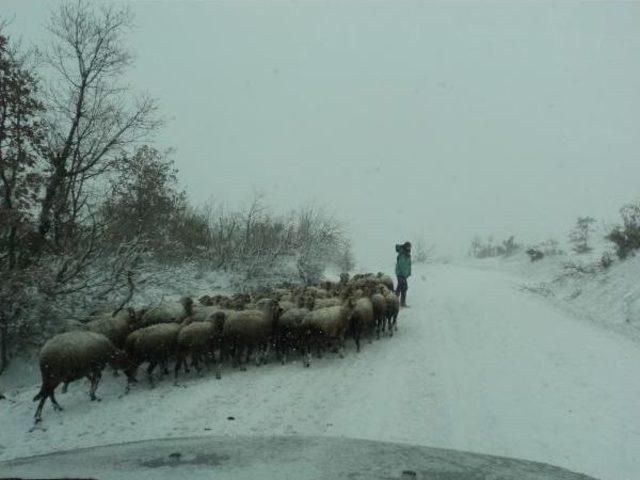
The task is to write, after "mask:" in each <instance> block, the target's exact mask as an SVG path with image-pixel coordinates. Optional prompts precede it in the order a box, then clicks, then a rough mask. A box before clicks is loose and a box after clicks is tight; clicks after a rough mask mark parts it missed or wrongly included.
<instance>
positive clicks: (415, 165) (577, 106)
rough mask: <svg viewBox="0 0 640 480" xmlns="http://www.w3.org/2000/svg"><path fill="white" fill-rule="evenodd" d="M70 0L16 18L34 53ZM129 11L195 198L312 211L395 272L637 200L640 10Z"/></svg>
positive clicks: (628, 6)
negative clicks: (425, 252)
mask: <svg viewBox="0 0 640 480" xmlns="http://www.w3.org/2000/svg"><path fill="white" fill-rule="evenodd" d="M55 3H56V2H43V1H39V2H36V1H28V0H0V15H1V16H3V17H4V18H7V17H8V18H10V19H12V24H11V27H10V32H11V33H13V34H14V35H16V36H20V37H22V39H23V43H26V44H29V43H31V42H34V41H37V40H41V39H43V38H46V33H45V32H44V29H43V28H42V24H43V22H44V20H45V18H46V16H47V10H48V8H50V7H52V6H54V4H55ZM129 4H130V5H131V6H132V8H133V11H134V13H135V17H136V24H137V29H136V31H135V32H134V33H133V34H132V35H131V37H130V39H131V44H132V47H133V49H134V51H135V52H136V55H137V59H136V63H135V65H134V68H133V70H132V71H131V72H130V75H129V78H130V80H131V83H132V84H133V85H134V86H135V87H136V88H138V89H142V90H145V91H147V92H149V93H150V94H151V95H153V96H155V97H157V98H158V99H159V101H160V105H161V108H162V113H163V114H164V115H165V116H167V117H168V118H169V120H170V121H169V123H168V124H167V126H166V127H165V128H164V129H163V130H162V131H161V132H160V133H159V134H158V136H157V141H158V143H159V144H160V145H163V146H172V147H175V149H176V154H175V160H176V164H177V166H178V168H179V170H180V180H181V182H182V184H183V185H184V186H185V188H187V190H188V193H189V195H190V197H191V199H192V200H193V201H194V202H195V203H199V202H203V201H205V200H207V199H209V198H213V199H216V200H218V201H225V202H228V203H229V204H231V205H237V204H241V203H243V202H247V201H248V198H249V197H250V196H251V194H252V192H253V191H255V190H259V191H263V192H264V193H265V194H266V195H267V200H268V202H269V203H270V204H271V205H272V206H273V207H274V208H275V209H286V208H290V207H295V206H298V205H301V204H308V203H310V202H313V203H315V204H318V205H322V206H325V207H326V208H327V209H328V210H329V211H333V212H335V213H336V214H337V215H338V216H339V217H340V218H342V219H343V220H345V222H346V224H347V226H348V228H349V229H350V231H351V235H352V238H353V240H354V246H355V248H356V253H357V256H358V259H359V261H360V263H362V264H367V263H370V262H372V263H375V264H379V263H380V262H381V259H382V260H383V261H384V259H386V258H387V257H388V262H389V264H392V263H393V261H394V258H395V255H394V251H393V244H394V243H397V242H400V241H404V240H406V239H410V240H415V239H416V238H417V237H418V236H420V235H423V236H424V238H425V240H426V241H427V243H435V244H437V248H438V250H439V252H451V253H460V252H464V251H465V250H466V248H467V245H468V244H469V241H470V239H471V237H472V236H473V235H475V234H480V235H483V236H484V235H489V234H493V235H495V236H497V237H502V236H507V235H510V234H515V235H516V236H517V238H518V239H520V240H521V241H523V242H526V243H530V242H535V241H539V240H544V239H545V238H547V237H549V236H554V237H556V238H558V239H559V240H562V241H564V240H565V239H566V234H567V232H568V230H569V228H570V226H571V224H572V223H573V221H574V220H575V217H576V216H578V215H593V216H595V217H597V218H598V219H599V220H601V221H607V222H611V221H615V220H616V219H617V216H618V213H617V212H618V209H619V207H620V206H622V204H624V203H626V202H628V201H631V200H633V199H635V198H638V194H639V191H640V161H639V160H640V159H639V158H638V151H639V147H640V135H638V133H639V132H638V125H640V114H639V112H640V88H639V86H640V55H638V52H640V28H639V26H640V24H639V22H640V4H638V3H606V4H605V3H598V4H594V3H566V2H565V3H561V4H556V3H553V4H552V3H538V2H535V3H533V2H532V3H528V4H519V3H510V4H509V3H478V2H474V3H471V4H465V3H459V2H455V3H419V2H413V3H409V2H390V1H389V2H369V3H347V2H337V1H334V2H281V1H280V2H189V1H181V2H159V1H153V2H151V1H136V2H129ZM634 125H635V126H634Z"/></svg>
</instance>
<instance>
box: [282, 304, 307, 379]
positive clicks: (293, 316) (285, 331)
mask: <svg viewBox="0 0 640 480" xmlns="http://www.w3.org/2000/svg"><path fill="white" fill-rule="evenodd" d="M307 313H309V309H308V308H304V307H301V308H290V309H288V310H285V311H283V312H282V314H281V315H280V318H279V319H278V325H277V333H276V353H277V355H278V358H279V359H280V361H281V362H282V364H283V365H284V364H285V363H286V362H287V354H288V353H289V351H290V350H292V349H295V350H298V351H299V352H300V353H302V354H303V362H304V366H305V367H308V366H309V363H308V361H307V360H306V356H305V355H304V348H305V345H306V343H307V338H308V335H309V333H310V331H309V326H308V325H306V324H305V323H304V318H305V316H306V315H307Z"/></svg>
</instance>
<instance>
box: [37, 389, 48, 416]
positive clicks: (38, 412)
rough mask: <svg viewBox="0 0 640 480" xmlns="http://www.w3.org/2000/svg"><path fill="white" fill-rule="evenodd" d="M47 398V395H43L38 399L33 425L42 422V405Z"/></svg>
mask: <svg viewBox="0 0 640 480" xmlns="http://www.w3.org/2000/svg"><path fill="white" fill-rule="evenodd" d="M48 396H49V395H44V396H43V397H41V398H40V402H39V403H38V408H36V415H35V423H40V422H41V421H42V407H44V403H45V402H46V401H47V397H48Z"/></svg>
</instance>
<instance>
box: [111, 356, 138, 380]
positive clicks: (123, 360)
mask: <svg viewBox="0 0 640 480" xmlns="http://www.w3.org/2000/svg"><path fill="white" fill-rule="evenodd" d="M109 363H110V364H111V366H112V367H113V368H115V369H118V370H122V371H123V372H124V374H125V375H126V376H127V379H128V380H129V381H135V378H136V372H137V370H138V368H137V366H136V364H135V362H134V361H133V360H132V359H131V357H130V356H129V355H127V353H126V352H124V351H123V350H120V349H115V351H114V352H113V354H112V355H111V359H110V361H109Z"/></svg>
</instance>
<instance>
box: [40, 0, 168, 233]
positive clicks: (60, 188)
mask: <svg viewBox="0 0 640 480" xmlns="http://www.w3.org/2000/svg"><path fill="white" fill-rule="evenodd" d="M131 26H132V15H131V12H130V11H129V9H128V8H126V7H125V8H115V7H113V6H105V5H102V6H100V7H99V8H98V10H95V9H94V8H93V7H92V6H91V5H90V4H89V3H88V2H86V1H82V0H78V1H77V2H74V3H65V4H62V5H61V6H60V8H59V9H58V10H57V11H56V12H54V13H53V14H52V16H51V18H50V21H49V24H48V29H49V31H50V32H51V34H52V35H53V41H52V42H51V44H50V45H49V47H48V48H46V49H45V52H44V60H45V64H46V65H47V66H48V67H49V68H50V69H51V71H52V74H53V81H52V82H50V83H49V85H48V90H47V95H46V98H47V102H46V115H45V116H44V119H43V122H44V126H45V130H46V132H47V136H46V142H45V154H44V156H45V159H46V161H47V164H48V175H47V178H46V185H45V191H44V198H43V199H42V205H41V209H40V215H39V222H38V232H39V234H40V235H41V236H42V237H43V239H46V237H47V236H48V235H49V234H50V233H51V230H52V226H53V227H54V231H53V233H54V241H55V243H56V244H57V245H58V246H60V244H61V243H62V241H63V240H64V233H65V230H64V226H65V225H74V224H76V223H77V220H78V216H79V214H80V212H82V211H83V208H82V207H84V206H85V205H86V202H87V193H88V192H87V182H88V181H89V180H91V179H92V178H95V177H96V176H99V175H101V174H103V173H105V172H106V171H108V170H110V169H111V168H113V166H114V165H115V164H117V162H118V160H120V159H121V158H122V154H123V153H124V152H125V151H126V150H127V149H128V148H129V147H130V146H131V145H132V144H134V143H136V142H138V141H140V140H142V139H144V138H145V137H146V136H147V135H148V134H149V133H150V132H151V131H152V130H154V129H155V128H156V127H157V126H158V125H159V120H158V118H157V116H156V104H155V102H154V101H153V100H152V99H150V98H148V97H145V96H143V97H141V98H139V99H137V100H135V99H133V98H132V95H131V93H130V91H129V89H128V88H127V87H126V86H125V84H124V83H123V82H122V77H123V74H124V72H125V71H126V69H127V68H128V67H129V66H130V64H131V60H132V56H131V53H130V52H129V51H128V50H127V48H126V46H125V42H124V36H125V34H126V33H127V31H128V30H129V29H130V28H131Z"/></svg>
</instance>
